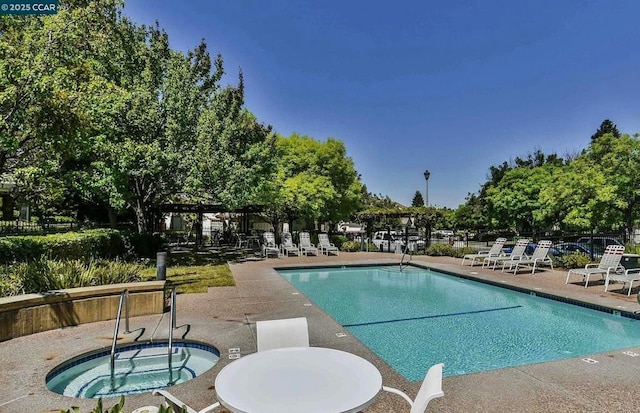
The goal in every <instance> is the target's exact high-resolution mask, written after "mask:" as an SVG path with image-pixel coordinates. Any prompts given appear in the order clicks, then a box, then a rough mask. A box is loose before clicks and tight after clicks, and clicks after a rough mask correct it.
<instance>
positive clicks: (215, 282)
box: [140, 254, 235, 294]
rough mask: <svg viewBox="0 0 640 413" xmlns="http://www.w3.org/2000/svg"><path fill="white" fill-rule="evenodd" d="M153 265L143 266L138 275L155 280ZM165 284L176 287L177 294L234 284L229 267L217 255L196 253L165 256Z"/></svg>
mask: <svg viewBox="0 0 640 413" xmlns="http://www.w3.org/2000/svg"><path fill="white" fill-rule="evenodd" d="M156 273H157V269H156V267H155V266H152V267H148V268H145V269H144V270H143V271H142V272H141V273H140V277H141V278H142V280H144V281H149V280H155V279H156ZM167 284H168V286H169V288H171V287H176V292H178V294H188V293H206V292H207V288H209V287H227V286H233V285H235V282H234V280H233V276H232V275H231V269H230V268H229V265H228V264H227V263H226V262H221V260H220V258H219V257H213V256H209V255H199V254H198V255H196V254H180V255H172V256H170V257H168V258H167Z"/></svg>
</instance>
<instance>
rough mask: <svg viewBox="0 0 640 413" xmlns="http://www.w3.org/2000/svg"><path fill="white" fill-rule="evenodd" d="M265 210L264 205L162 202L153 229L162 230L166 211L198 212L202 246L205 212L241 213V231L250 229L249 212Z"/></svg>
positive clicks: (197, 218)
mask: <svg viewBox="0 0 640 413" xmlns="http://www.w3.org/2000/svg"><path fill="white" fill-rule="evenodd" d="M263 211H264V206H263V205H248V206H244V207H241V208H235V209H231V208H228V207H227V206H225V205H223V204H201V203H195V204H184V203H177V204H174V203H166V204H160V205H159V206H158V207H157V208H156V210H155V211H154V219H153V229H154V231H160V230H161V225H160V222H161V219H162V215H163V214H165V213H189V214H196V223H195V224H194V225H195V234H196V247H197V248H199V247H201V246H202V222H203V219H204V214H205V213H219V212H229V213H234V214H240V215H241V216H240V231H241V232H248V230H249V214H251V213H259V212H263Z"/></svg>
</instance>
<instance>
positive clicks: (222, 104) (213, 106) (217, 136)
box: [188, 73, 276, 209]
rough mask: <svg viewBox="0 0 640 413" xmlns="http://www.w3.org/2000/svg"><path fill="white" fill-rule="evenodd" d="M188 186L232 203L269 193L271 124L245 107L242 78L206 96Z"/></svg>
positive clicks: (195, 194)
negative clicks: (232, 84) (257, 117)
mask: <svg viewBox="0 0 640 413" xmlns="http://www.w3.org/2000/svg"><path fill="white" fill-rule="evenodd" d="M197 136H198V140H197V143H196V146H195V148H194V149H195V151H194V156H193V158H192V163H191V171H190V175H189V185H188V190H189V192H190V194H191V196H192V198H194V199H198V200H204V201H209V202H221V203H223V204H224V205H226V206H227V207H229V208H232V209H235V208H239V207H245V206H249V205H261V204H263V203H264V202H265V200H266V199H267V198H268V195H269V194H271V178H272V176H273V174H274V173H275V165H276V157H275V153H276V144H275V135H274V134H273V132H272V131H271V126H267V125H264V124H262V123H260V122H258V120H257V119H256V117H255V116H254V115H253V114H252V113H251V112H249V111H248V110H247V109H246V108H244V82H243V78H242V73H240V77H239V83H238V86H236V87H234V86H227V87H225V88H224V89H222V90H221V91H219V92H217V93H216V94H215V95H214V96H212V97H211V99H210V102H209V106H208V107H207V108H206V109H205V110H204V111H203V113H202V116H201V117H200V119H199V122H198V131H197Z"/></svg>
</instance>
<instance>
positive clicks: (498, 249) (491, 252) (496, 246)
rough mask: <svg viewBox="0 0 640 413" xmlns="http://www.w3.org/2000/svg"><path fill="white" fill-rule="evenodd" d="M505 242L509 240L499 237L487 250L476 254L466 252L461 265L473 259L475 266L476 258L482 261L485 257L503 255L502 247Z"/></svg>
mask: <svg viewBox="0 0 640 413" xmlns="http://www.w3.org/2000/svg"><path fill="white" fill-rule="evenodd" d="M505 242H507V239H506V238H498V239H496V241H495V242H494V243H493V245H492V246H491V248H490V249H488V250H486V251H478V252H477V253H475V254H465V255H464V257H462V264H461V265H464V261H465V260H471V266H472V267H473V265H474V264H475V262H476V260H478V262H482V261H483V260H484V259H485V258H489V257H498V256H500V255H502V254H503V253H502V247H503V246H504V243H505Z"/></svg>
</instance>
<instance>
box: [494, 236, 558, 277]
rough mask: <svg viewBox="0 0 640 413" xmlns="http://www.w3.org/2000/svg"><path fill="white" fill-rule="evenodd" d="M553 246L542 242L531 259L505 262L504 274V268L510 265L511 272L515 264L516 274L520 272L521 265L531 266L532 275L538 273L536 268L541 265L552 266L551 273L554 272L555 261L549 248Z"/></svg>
mask: <svg viewBox="0 0 640 413" xmlns="http://www.w3.org/2000/svg"><path fill="white" fill-rule="evenodd" d="M551 244H552V242H551V241H548V240H545V241H540V242H539V243H538V245H537V246H536V249H535V250H534V251H533V254H531V257H529V258H521V259H518V260H515V261H504V262H503V263H502V272H504V268H505V266H506V265H507V263H508V264H509V271H511V268H514V265H513V264H514V263H515V268H514V270H513V273H514V274H515V273H517V272H518V268H519V267H520V266H521V265H530V266H531V267H532V268H531V274H533V273H535V272H536V266H539V265H550V266H551V271H553V260H552V259H551V257H549V248H551Z"/></svg>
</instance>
